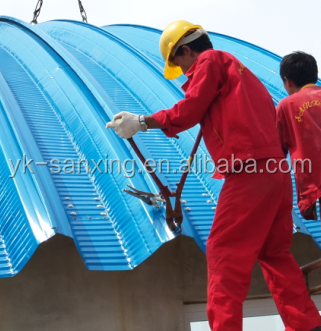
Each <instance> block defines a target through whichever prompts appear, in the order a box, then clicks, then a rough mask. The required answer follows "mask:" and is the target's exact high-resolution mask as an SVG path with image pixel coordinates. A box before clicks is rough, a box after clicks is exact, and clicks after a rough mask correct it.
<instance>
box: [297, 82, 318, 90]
mask: <svg viewBox="0 0 321 331" xmlns="http://www.w3.org/2000/svg"><path fill="white" fill-rule="evenodd" d="M312 86H317V85H316V84H312V83H311V84H306V85H304V86H303V87H301V90H303V89H305V88H307V87H312ZM301 90H300V91H301Z"/></svg>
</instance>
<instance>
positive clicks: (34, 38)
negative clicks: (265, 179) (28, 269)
mask: <svg viewBox="0 0 321 331" xmlns="http://www.w3.org/2000/svg"><path fill="white" fill-rule="evenodd" d="M0 29H1V33H0V122H1V127H2V130H0V161H1V162H0V183H1V187H0V206H1V208H0V235H1V236H0V239H1V243H0V256H1V260H0V277H9V276H13V275H15V274H16V273H17V272H19V271H20V270H21V269H22V268H23V266H24V265H25V264H26V263H27V261H28V260H29V259H30V257H31V256H32V254H33V253H34V251H35V250H36V248H37V246H38V245H39V244H40V243H41V242H43V241H45V240H47V239H48V238H50V237H51V236H53V235H55V234H56V233H60V234H63V235H66V236H69V237H72V238H73V239H74V241H75V244H76V246H77V248H78V251H79V253H80V254H81V256H82V258H83V260H84V262H85V264H86V266H87V268H88V269H90V270H130V269H133V268H134V267H136V266H137V265H139V264H140V263H141V262H143V261H144V260H145V259H146V258H147V257H149V256H150V255H151V254H153V253H154V252H155V251H156V250H157V249H158V248H159V247H160V246H161V245H162V244H163V243H165V242H167V241H169V240H171V239H173V238H174V237H175V236H176V235H175V234H173V233H172V232H171V231H169V229H168V228H167V226H166V222H165V218H164V215H165V210H164V207H163V206H162V207H161V208H160V209H157V208H155V207H151V206H148V205H145V204H144V203H143V202H141V201H140V200H138V199H136V198H134V197H132V196H130V195H128V194H126V193H125V192H123V191H122V190H123V188H125V187H126V185H131V186H133V187H135V188H137V189H140V190H144V191H151V192H157V191H158V190H157V187H156V186H155V184H154V183H153V181H152V179H151V178H150V176H149V175H148V174H146V173H145V171H144V168H143V165H142V164H141V162H140V161H139V160H138V158H137V156H136V155H135V153H134V152H133V151H132V149H131V147H130V145H129V144H128V142H127V141H125V140H122V139H120V138H118V136H116V135H115V134H114V132H113V130H106V129H105V123H106V122H108V121H109V120H110V119H112V117H113V115H114V114H116V113H118V112H119V111H122V110H127V111H131V112H134V113H137V114H145V115H148V114H152V113H154V112H156V111H158V110H160V109H166V108H169V107H171V106H173V104H175V103H176V102H177V101H178V100H180V99H181V98H182V97H183V92H182V90H181V89H180V85H181V84H182V82H184V80H185V77H183V76H182V77H180V78H179V79H177V80H174V81H167V80H165V79H164V78H163V60H162V58H161V56H160V54H159V51H158V40H159V37H160V34H161V31H159V30H156V29H152V28H148V27H144V26H133V25H113V26H106V27H103V28H99V27H96V26H93V25H90V24H87V23H82V22H77V21H67V20H58V21H50V22H46V23H42V24H39V25H36V26H31V25H30V24H27V23H24V22H21V21H19V20H17V19H14V18H10V17H1V18H0ZM210 38H211V40H212V42H213V45H214V47H215V48H216V49H221V50H225V51H228V52H230V53H233V54H234V55H236V56H237V57H238V58H239V59H240V61H242V62H243V63H244V65H246V66H247V67H249V68H250V69H251V70H252V71H253V72H254V73H255V74H256V75H257V76H258V77H259V78H260V80H261V81H262V82H263V83H264V84H265V86H266V87H267V88H268V90H269V92H270V93H271V95H272V97H273V100H274V102H275V104H277V102H278V101H279V100H280V99H282V98H283V97H285V96H286V93H285V91H284V89H283V85H282V81H281V80H280V78H279V75H278V70H279V62H280V57H278V56H277V55H275V54H273V53H270V52H268V51H266V50H264V49H262V48H259V47H257V46H254V45H251V44H249V43H246V42H244V41H241V40H237V39H234V38H231V37H228V36H223V35H220V34H215V33H210ZM319 83H320V82H319ZM198 129H199V128H198V127H194V128H192V129H190V130H188V131H186V132H183V133H181V134H180V135H179V136H180V139H178V140H176V139H169V138H167V137H166V136H165V135H164V134H163V133H162V132H161V131H160V130H153V131H148V132H141V133H139V134H137V135H136V136H135V141H136V143H137V145H138V146H139V148H140V149H141V151H142V152H143V154H144V155H145V157H146V158H152V159H154V160H159V159H168V160H169V162H170V165H171V173H165V172H163V173H162V174H159V176H160V178H161V179H162V181H163V183H164V184H167V185H168V186H169V187H170V189H172V190H174V188H175V184H176V183H177V182H178V181H179V178H180V174H179V173H178V172H176V173H175V172H174V169H175V170H178V169H179V166H180V161H181V160H182V159H186V158H187V157H188V155H189V153H190V151H191V149H192V146H193V143H194V141H195V138H196V135H197V132H198ZM198 153H199V154H201V155H205V154H208V153H207V150H206V147H205V145H204V143H203V142H202V143H201V145H200V148H199V150H198ZM24 155H25V160H24ZM31 159H32V160H34V161H33V162H31V163H29V167H30V168H31V169H32V170H33V174H32V173H31V172H30V170H29V169H28V167H25V168H26V169H25V170H26V171H25V173H23V165H24V164H27V163H28V161H30V160H31ZM53 159H56V161H55V162H54V165H50V164H49V165H48V166H46V165H36V162H49V163H50V162H51V161H52V160H53ZM84 159H85V160H88V163H89V165H90V168H91V172H90V173H89V174H87V173H86V171H85V170H86V169H85V166H86V163H85V162H84V161H83V162H82V163H81V166H80V168H78V164H79V161H80V160H84ZM132 159H134V160H135V161H136V163H135V168H132V163H131V162H130V161H127V170H128V169H135V176H132V177H131V176H130V174H132V173H133V171H131V172H130V171H128V173H127V177H126V176H125V175H126V173H125V171H124V169H121V170H122V171H121V173H118V171H117V167H118V164H117V161H116V162H115V163H116V165H115V163H114V166H113V171H111V169H110V164H111V160H119V161H120V162H121V164H122V165H123V164H124V163H126V162H125V161H126V160H132ZM10 160H11V161H10ZM18 160H21V162H20V163H19V161H18ZM92 160H94V161H95V162H96V164H97V163H98V162H99V160H102V161H101V162H100V163H99V164H98V166H99V169H101V171H102V172H103V173H102V174H101V173H100V172H99V171H98V170H97V168H96V171H95V172H93V170H94V168H95V164H94V162H93V161H92ZM59 162H60V163H59ZM73 163H74V164H75V172H76V173H75V174H68V173H67V172H70V171H72V170H73V167H72V164H73ZM18 165H19V169H18V171H17V173H16V175H15V176H14V178H10V175H11V174H12V173H13V168H14V167H17V166H18ZM106 165H107V168H108V173H106V168H105V167H106ZM58 166H60V167H61V168H63V167H65V168H64V171H61V172H60V173H58V170H59V169H58ZM50 169H51V170H50ZM53 172H56V173H53ZM92 172H93V173H92ZM128 177H131V178H128ZM293 183H294V181H293ZM222 184H223V182H222V181H219V180H215V179H212V178H211V176H210V175H209V174H206V173H199V172H197V173H195V172H192V173H190V174H189V176H188V179H187V182H186V185H185V188H184V191H183V196H182V199H183V200H184V201H185V203H184V204H183V207H184V208H183V209H184V210H183V212H184V222H183V227H182V229H183V234H185V235H188V236H191V237H193V238H194V239H195V240H196V242H197V244H198V245H199V246H200V247H201V249H202V250H203V251H205V245H206V240H207V237H208V234H209V230H210V227H211V224H212V220H213V216H214V212H215V206H216V204H217V200H218V196H219V193H220V189H221V187H222ZM293 185H294V184H293ZM294 192H295V190H294ZM294 206H295V208H294V209H293V219H294V224H295V226H294V230H295V231H301V232H304V233H307V234H310V235H312V237H313V239H314V240H315V241H316V243H317V244H318V245H319V247H321V246H320V245H321V230H320V225H319V223H318V222H311V221H309V222H307V221H304V220H303V219H302V218H301V217H300V215H299V212H298V208H297V207H296V195H295V193H294Z"/></svg>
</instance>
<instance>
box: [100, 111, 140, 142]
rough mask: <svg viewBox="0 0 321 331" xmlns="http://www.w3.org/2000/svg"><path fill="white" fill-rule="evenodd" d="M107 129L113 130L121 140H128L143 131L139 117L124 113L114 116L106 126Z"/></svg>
mask: <svg viewBox="0 0 321 331" xmlns="http://www.w3.org/2000/svg"><path fill="white" fill-rule="evenodd" d="M106 128H107V129H110V128H113V129H114V130H115V132H116V133H117V134H118V135H119V137H120V138H123V139H128V138H131V137H132V136H133V135H135V134H136V133H137V132H138V131H140V129H141V124H140V123H139V116H138V115H135V114H132V113H129V112H128V111H122V112H120V113H118V114H116V115H115V116H114V119H113V120H112V121H111V122H108V123H107V124H106Z"/></svg>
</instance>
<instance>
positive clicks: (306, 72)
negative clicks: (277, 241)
mask: <svg viewBox="0 0 321 331" xmlns="http://www.w3.org/2000/svg"><path fill="white" fill-rule="evenodd" d="M280 75H281V78H282V80H283V84H284V87H285V89H286V91H287V92H288V94H289V96H288V97H287V98H285V99H283V100H282V101H281V102H280V103H279V105H278V107H277V127H278V131H279V134H280V138H281V144H282V149H283V152H284V154H285V155H286V154H287V153H288V151H289V152H290V155H291V159H292V166H293V170H294V173H295V182H296V188H297V198H298V206H299V209H300V212H301V215H302V216H303V217H304V218H305V219H307V220H317V219H318V215H317V212H316V201H317V200H318V199H320V197H321V87H320V86H317V85H316V82H317V80H318V66H317V62H316V60H315V58H314V57H313V56H312V55H309V54H306V53H303V52H294V53H292V54H289V55H286V56H285V57H284V58H283V59H282V62H281V65H280Z"/></svg>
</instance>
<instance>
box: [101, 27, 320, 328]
mask: <svg viewBox="0 0 321 331" xmlns="http://www.w3.org/2000/svg"><path fill="white" fill-rule="evenodd" d="M160 50H161V53H162V56H163V58H164V59H165V62H166V64H165V69H164V75H165V78H168V79H174V78H177V77H178V76H179V75H180V74H182V73H184V74H185V75H186V76H187V82H186V83H185V84H184V85H183V86H182V88H183V90H184V91H185V98H184V99H182V100H180V101H179V102H178V103H177V104H175V105H174V106H173V107H172V108H171V109H166V110H161V111H159V112H157V113H155V114H153V115H149V116H145V117H144V116H140V115H136V114H132V113H129V112H121V113H119V114H117V115H115V117H114V120H113V121H112V122H109V123H107V128H113V129H114V130H115V132H116V133H117V134H118V135H119V136H120V137H122V138H129V137H131V136H133V135H134V134H136V133H137V132H138V131H140V130H142V131H145V130H146V129H147V128H148V129H156V128H159V129H162V130H163V132H164V133H165V134H166V135H167V136H168V137H174V136H175V135H176V134H177V133H179V132H181V131H183V130H187V129H189V128H191V127H193V126H194V125H196V124H198V123H199V124H200V125H201V128H202V132H203V136H204V141H205V144H206V146H207V149H208V151H209V153H210V154H211V157H212V159H213V160H214V161H215V163H216V165H217V166H218V167H219V166H220V164H221V162H222V160H224V161H223V163H224V164H225V163H226V162H227V161H228V162H229V165H228V168H227V169H225V171H222V173H221V174H220V175H223V176H224V177H225V183H224V185H223V188H222V191H221V194H220V197H219V201H218V205H217V209H216V214H215V218H214V222H213V225H212V229H211V232H210V235H209V238H208V241H207V247H206V257H207V262H208V308H207V312H208V319H209V324H210V327H211V330H215V331H240V330H242V317H243V316H242V304H243V302H244V300H245V299H246V295H247V292H248V290H249V286H250V280H251V270H252V268H253V266H254V264H255V261H256V260H258V261H259V263H260V265H261V267H262V270H263V273H264V276H265V279H266V282H267V284H268V286H269V288H270V290H271V292H272V295H273V297H274V299H275V302H276V305H277V307H278V310H279V312H280V315H281V317H282V319H283V322H284V324H285V327H286V330H287V331H310V330H315V331H316V330H319V331H320V330H321V327H320V324H321V321H320V316H319V313H318V311H317V309H316V307H315V305H314V303H313V302H312V300H311V299H310V297H309V293H308V290H307V287H306V285H305V282H304V279H303V277H302V273H301V270H300V268H299V266H298V265H297V263H296V262H295V260H294V258H293V256H292V255H291V253H290V251H289V249H290V245H291V240H292V229H293V224H292V216H291V210H292V185H291V178H290V175H289V174H288V173H283V172H282V171H280V170H278V168H277V167H276V169H274V168H273V167H272V168H273V169H272V170H273V171H275V173H270V172H269V171H267V170H266V167H267V164H268V165H270V163H269V162H267V161H268V160H269V159H270V158H273V160H275V161H276V162H277V163H278V162H279V161H280V160H282V159H283V152H282V150H281V146H280V141H279V137H278V133H277V129H276V126H275V121H276V112H275V108H274V105H273V102H272V99H271V97H270V95H269V93H268V91H267V90H266V88H265V87H264V86H263V84H262V83H261V82H260V81H259V79H258V78H257V77H256V76H255V75H254V74H253V73H252V72H251V71H250V70H249V69H248V68H246V67H245V66H244V65H243V64H242V63H241V62H240V61H239V60H238V59H237V58H235V57H234V56H233V55H231V54H229V53H226V52H222V51H217V50H213V46H212V43H211V42H210V39H209V37H208V35H207V33H206V31H204V30H203V29H202V27H201V26H198V25H193V24H191V23H189V22H186V21H176V22H173V23H171V24H170V25H169V26H168V27H167V28H166V29H165V30H164V31H163V33H162V36H161V39H160ZM233 158H234V159H239V160H238V165H236V166H235V169H233V165H232V164H231V161H232V159H233ZM242 163H244V164H245V169H243V171H241V170H242V169H241V168H242V166H241V164H242ZM283 164H284V163H283ZM273 165H274V166H275V164H274V163H273ZM223 168H226V167H223ZM282 169H283V168H282ZM255 170H257V171H255ZM283 170H286V169H283Z"/></svg>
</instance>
